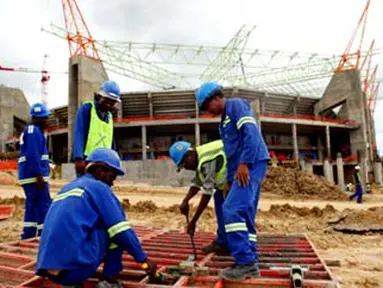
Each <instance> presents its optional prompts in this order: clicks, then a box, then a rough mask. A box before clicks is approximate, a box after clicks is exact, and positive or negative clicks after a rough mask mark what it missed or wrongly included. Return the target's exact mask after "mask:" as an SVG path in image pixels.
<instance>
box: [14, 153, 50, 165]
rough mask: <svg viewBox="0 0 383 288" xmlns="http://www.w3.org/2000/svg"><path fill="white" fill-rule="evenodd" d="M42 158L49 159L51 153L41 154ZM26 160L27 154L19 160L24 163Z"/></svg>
mask: <svg viewBox="0 0 383 288" xmlns="http://www.w3.org/2000/svg"><path fill="white" fill-rule="evenodd" d="M41 160H49V155H47V154H44V155H41ZM26 161H27V157H25V156H21V157H20V158H19V160H18V162H19V163H23V162H26Z"/></svg>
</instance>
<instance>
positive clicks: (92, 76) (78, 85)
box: [68, 56, 108, 159]
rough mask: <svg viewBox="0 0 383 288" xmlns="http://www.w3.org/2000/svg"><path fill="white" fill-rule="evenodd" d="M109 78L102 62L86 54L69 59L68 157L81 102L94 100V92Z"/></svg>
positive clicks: (70, 152) (70, 153)
mask: <svg viewBox="0 0 383 288" xmlns="http://www.w3.org/2000/svg"><path fill="white" fill-rule="evenodd" d="M106 80H108V75H107V74H106V71H105V68H104V66H103V65H102V63H101V62H99V61H96V60H93V59H90V58H88V57H85V56H76V57H72V58H70V59H69V90H68V91H69V95H68V158H69V159H70V157H71V155H72V141H73V138H72V133H73V122H74V118H75V116H76V111H77V108H78V107H79V106H80V105H81V102H83V101H86V100H92V99H93V96H94V92H97V91H98V90H99V89H100V85H101V83H103V82H104V81H106Z"/></svg>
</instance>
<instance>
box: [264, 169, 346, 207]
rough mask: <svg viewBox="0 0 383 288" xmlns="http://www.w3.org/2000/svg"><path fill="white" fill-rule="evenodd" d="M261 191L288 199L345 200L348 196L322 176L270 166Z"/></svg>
mask: <svg viewBox="0 0 383 288" xmlns="http://www.w3.org/2000/svg"><path fill="white" fill-rule="evenodd" d="M262 191H263V192H267V193H272V194H277V195H280V196H283V198H289V199H299V200H303V199H315V200H347V199H348V196H347V195H346V194H345V193H344V192H342V191H341V190H340V189H339V188H338V187H337V186H336V185H335V184H333V183H330V182H329V181H327V180H326V179H325V178H324V177H320V176H318V175H315V174H312V173H309V172H305V171H300V170H298V169H294V168H284V167H270V168H269V171H268V173H267V177H266V179H265V181H264V182H263V184H262Z"/></svg>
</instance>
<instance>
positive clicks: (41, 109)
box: [29, 103, 52, 118]
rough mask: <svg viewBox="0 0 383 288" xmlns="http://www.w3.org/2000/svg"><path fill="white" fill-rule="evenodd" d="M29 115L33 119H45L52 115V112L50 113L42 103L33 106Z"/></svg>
mask: <svg viewBox="0 0 383 288" xmlns="http://www.w3.org/2000/svg"><path fill="white" fill-rule="evenodd" d="M29 114H30V115H31V116H32V117H38V118H44V117H48V116H49V115H51V114H52V113H51V111H49V109H48V107H47V106H45V105H44V104H41V103H35V104H33V105H32V107H31V110H30V111H29Z"/></svg>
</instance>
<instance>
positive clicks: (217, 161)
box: [169, 140, 229, 254]
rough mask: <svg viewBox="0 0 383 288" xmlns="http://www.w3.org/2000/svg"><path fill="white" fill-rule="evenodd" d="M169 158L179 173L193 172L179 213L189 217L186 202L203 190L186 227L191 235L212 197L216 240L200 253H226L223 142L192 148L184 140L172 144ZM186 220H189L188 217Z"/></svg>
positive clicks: (204, 247) (187, 203)
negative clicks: (185, 170)
mask: <svg viewBox="0 0 383 288" xmlns="http://www.w3.org/2000/svg"><path fill="white" fill-rule="evenodd" d="M169 155H170V157H171V158H172V160H173V161H174V163H175V164H176V165H177V167H178V170H180V169H182V168H185V169H187V170H193V171H195V172H196V173H195V177H194V179H193V181H192V184H191V186H190V188H189V191H188V193H187V195H186V196H185V198H184V199H183V201H182V203H181V205H180V206H179V208H180V211H181V213H182V214H184V215H185V216H186V217H189V201H190V199H192V198H193V197H194V196H195V195H196V194H197V193H198V192H199V190H200V189H201V187H202V188H203V194H202V197H201V200H200V202H199V205H198V208H197V211H196V212H195V214H194V216H193V218H191V220H190V222H189V223H188V226H187V232H188V233H189V234H190V235H193V234H194V232H195V229H196V224H197V221H198V219H199V218H200V216H201V214H202V212H203V211H204V210H205V208H206V207H207V205H208V204H209V201H210V199H211V196H212V195H213V194H214V206H215V214H216V218H217V224H218V225H217V226H218V229H217V237H216V239H215V240H214V241H213V242H212V243H211V244H208V245H206V246H203V247H202V251H203V252H204V253H206V254H209V253H213V252H215V253H217V254H224V253H228V252H229V250H228V244H227V239H226V235H225V227H224V222H223V215H222V204H223V201H224V198H223V194H222V193H223V188H224V185H225V182H226V155H225V152H224V150H223V143H222V140H217V141H213V142H210V143H207V144H203V145H200V146H197V147H196V148H195V149H193V148H191V144H190V143H189V142H185V141H178V142H175V143H174V144H173V145H172V146H171V147H170V150H169ZM187 219H188V218H187Z"/></svg>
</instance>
